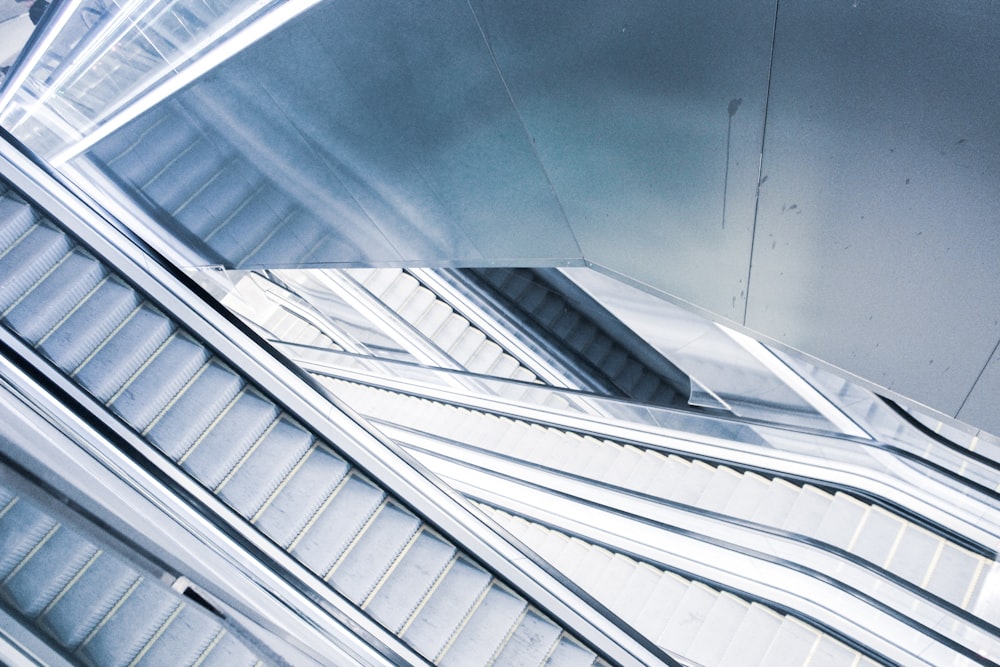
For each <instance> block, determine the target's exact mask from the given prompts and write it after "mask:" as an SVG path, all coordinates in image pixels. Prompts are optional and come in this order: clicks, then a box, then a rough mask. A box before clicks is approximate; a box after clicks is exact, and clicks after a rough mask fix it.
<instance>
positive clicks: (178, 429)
mask: <svg viewBox="0 0 1000 667" xmlns="http://www.w3.org/2000/svg"><path fill="white" fill-rule="evenodd" d="M242 387H243V378H241V377H240V376H239V375H237V374H235V373H233V372H232V371H231V370H229V369H228V368H226V367H225V366H223V365H222V364H220V363H219V362H217V361H210V362H209V363H207V364H206V365H205V366H204V368H203V369H202V370H201V372H200V373H199V374H198V376H197V377H196V378H195V379H194V380H193V381H192V382H191V383H190V384H189V385H188V386H187V387H185V388H184V391H183V393H182V394H180V396H175V397H174V399H173V402H172V403H171V405H170V408H169V409H168V410H167V411H166V412H165V413H163V415H162V416H161V417H160V418H159V419H158V420H157V422H156V423H155V424H154V425H153V427H152V428H151V429H150V430H149V432H148V433H147V437H148V438H149V440H150V441H151V442H153V443H154V444H156V445H157V446H158V447H159V448H160V449H161V450H162V451H163V452H164V453H167V454H168V455H171V454H173V453H174V452H178V451H186V450H187V449H188V447H190V445H191V444H193V443H194V442H195V440H196V439H197V438H198V437H199V436H200V435H201V434H202V433H204V432H205V430H206V429H207V428H208V427H209V425H210V424H212V422H213V420H214V419H215V418H216V417H218V416H219V415H220V414H221V413H222V411H223V409H224V408H225V407H226V406H227V405H229V403H230V402H231V401H232V400H233V399H234V398H236V395H237V394H238V393H239V391H240V389H242Z"/></svg>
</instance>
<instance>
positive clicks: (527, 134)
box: [465, 0, 584, 259]
mask: <svg viewBox="0 0 1000 667" xmlns="http://www.w3.org/2000/svg"><path fill="white" fill-rule="evenodd" d="M465 4H466V6H468V8H469V11H470V12H472V20H474V21H475V22H476V28H477V29H478V30H479V35H480V37H482V38H483V44H484V45H485V46H486V53H488V54H489V56H490V62H492V63H493V69H495V70H496V72H497V76H499V77H500V83H501V84H503V89H504V92H505V93H506V94H507V99H508V100H510V105H511V107H513V109H514V113H515V114H516V115H517V121H518V122H519V123H520V124H521V129H522V130H523V131H524V136H525V138H526V139H527V140H528V146H530V147H531V153H532V154H533V155H534V156H535V161H537V162H538V166H539V168H540V169H541V170H542V174H543V175H544V176H545V183H546V184H547V185H548V186H549V191H550V192H551V193H552V197H553V199H555V200H556V206H558V207H559V213H560V214H561V215H562V219H563V222H565V223H566V227H567V229H569V233H570V236H571V237H572V238H573V243H575V244H576V249H577V250H578V251H579V253H580V258H581V259H583V258H584V255H583V248H582V247H581V246H580V241H579V240H577V238H576V232H575V231H574V230H573V225H572V224H570V221H569V216H568V215H567V214H566V207H565V206H563V203H562V199H560V197H559V193H558V192H557V191H556V186H555V184H554V183H553V182H552V178H551V177H550V176H549V170H548V169H546V168H545V163H544V162H542V156H541V155H539V154H538V148H536V147H535V142H534V141H533V140H532V138H531V132H529V131H528V124H527V123H525V122H524V116H523V115H521V109H520V108H519V107H518V106H517V102H515V101H514V94H513V93H512V92H511V90H510V86H509V85H507V77H505V76H504V75H503V70H502V69H500V63H499V62H498V61H497V57H496V54H495V53H494V52H493V47H492V46H491V45H490V40H489V38H488V37H487V36H486V30H484V29H483V24H482V23H481V22H480V21H479V15H478V14H476V10H475V8H474V7H473V6H472V0H465Z"/></svg>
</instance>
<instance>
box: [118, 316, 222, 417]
mask: <svg viewBox="0 0 1000 667" xmlns="http://www.w3.org/2000/svg"><path fill="white" fill-rule="evenodd" d="M208 358H209V355H208V352H207V351H206V350H205V348H203V347H202V346H201V345H199V344H198V343H197V342H196V341H194V340H193V339H191V338H189V337H188V336H186V335H183V334H181V335H177V336H174V337H172V338H170V339H169V340H168V341H167V342H166V343H165V344H164V345H163V347H161V348H160V349H159V350H158V351H157V353H156V355H155V356H154V357H153V358H152V360H151V361H150V362H149V363H148V365H146V366H145V367H143V368H142V370H141V371H140V372H139V373H138V374H137V375H135V376H133V377H132V379H130V380H129V381H128V383H127V384H126V385H124V386H123V387H122V388H121V389H120V390H119V392H118V393H117V394H116V395H115V396H114V397H112V399H111V404H110V407H111V409H112V410H114V411H115V412H116V413H118V415H120V416H121V417H122V419H124V420H125V421H126V422H127V423H128V424H130V425H131V426H132V428H134V429H136V430H139V431H142V430H144V429H145V428H146V427H147V426H148V425H149V423H150V422H152V421H153V419H154V418H155V417H156V416H157V415H158V414H159V413H160V411H161V410H162V409H163V408H164V407H166V405H167V403H168V402H169V401H170V400H171V399H172V398H173V397H174V396H176V395H177V394H178V392H180V390H181V388H182V387H184V385H185V384H187V382H188V380H190V379H191V378H192V377H194V374H195V373H197V372H198V370H199V369H200V368H201V367H202V366H203V365H204V364H205V362H206V361H208Z"/></svg>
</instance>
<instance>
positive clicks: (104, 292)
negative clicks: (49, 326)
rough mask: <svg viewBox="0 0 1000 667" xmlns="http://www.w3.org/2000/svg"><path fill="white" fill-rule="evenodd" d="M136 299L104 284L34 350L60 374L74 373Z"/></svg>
mask: <svg viewBox="0 0 1000 667" xmlns="http://www.w3.org/2000/svg"><path fill="white" fill-rule="evenodd" d="M139 303H140V300H139V295H138V294H136V293H135V292H134V291H133V290H132V289H131V288H130V287H128V286H127V285H123V284H122V283H120V282H118V281H116V280H113V279H111V280H105V281H104V282H102V283H101V284H100V285H99V286H98V287H97V289H96V290H94V291H93V292H91V293H90V294H89V295H88V296H87V298H86V300H84V301H83V302H81V303H80V304H79V305H78V306H77V307H76V308H75V310H73V311H72V313H71V314H70V315H69V316H68V317H67V318H66V319H64V320H63V321H62V322H61V323H60V324H58V325H57V326H56V328H55V329H54V330H53V331H51V332H50V333H49V334H47V336H46V337H45V338H43V339H42V340H41V342H40V343H39V345H38V347H39V349H41V350H42V351H43V352H44V353H45V355H46V356H48V357H49V359H51V360H52V361H53V362H54V363H55V364H56V365H57V366H59V367H60V368H62V369H63V370H64V371H67V372H72V371H74V370H76V369H77V368H78V367H79V365H80V364H81V363H83V362H84V360H86V359H87V357H88V356H89V355H90V354H91V353H92V352H94V351H95V350H96V349H97V347H98V346H99V345H100V344H101V343H103V342H104V341H105V340H106V339H107V338H108V337H109V336H110V335H111V333H112V332H113V331H114V330H115V329H116V328H117V327H118V325H120V324H121V323H122V322H124V321H125V318H127V317H128V316H129V315H131V314H132V312H133V311H134V310H135V309H136V307H137V306H138V305H139Z"/></svg>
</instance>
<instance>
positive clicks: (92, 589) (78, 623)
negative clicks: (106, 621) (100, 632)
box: [42, 553, 139, 649]
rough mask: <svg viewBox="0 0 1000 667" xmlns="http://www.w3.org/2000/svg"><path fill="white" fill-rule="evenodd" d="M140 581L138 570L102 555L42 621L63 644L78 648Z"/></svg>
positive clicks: (107, 555)
mask: <svg viewBox="0 0 1000 667" xmlns="http://www.w3.org/2000/svg"><path fill="white" fill-rule="evenodd" d="M138 579H139V573H138V572H136V571H135V570H134V569H132V568H131V567H129V566H127V565H126V564H125V563H124V562H122V561H121V560H119V559H118V558H117V557H115V556H113V555H111V554H110V553H102V554H101V555H100V556H99V557H98V558H97V560H95V561H94V562H93V563H92V564H91V566H90V567H88V568H87V570H86V571H85V572H84V573H83V575H82V576H81V577H80V578H79V579H77V580H76V581H75V582H74V583H73V585H72V586H71V587H70V588H69V590H67V591H66V592H65V593H64V594H62V597H60V598H59V599H58V601H57V602H56V604H55V605H54V606H52V607H51V608H50V609H49V610H48V611H47V612H46V613H45V614H44V615H43V616H42V622H43V623H44V625H45V626H46V627H47V628H48V629H49V631H50V632H51V633H52V634H53V636H54V637H55V638H56V639H57V640H58V641H59V643H60V644H62V645H63V646H66V647H68V648H71V649H75V648H76V646H77V645H79V643H80V642H82V641H83V640H84V639H85V638H86V637H87V635H89V634H90V632H91V631H92V630H93V629H94V628H95V627H96V626H97V624H98V623H99V622H100V621H101V619H102V618H103V617H104V616H105V615H106V614H107V613H108V612H109V611H111V609H112V607H114V605H115V604H116V603H117V602H118V601H119V600H120V599H121V598H122V596H123V595H125V593H126V592H127V591H128V590H129V588H130V587H132V586H133V585H134V584H136V582H137V581H138Z"/></svg>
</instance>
